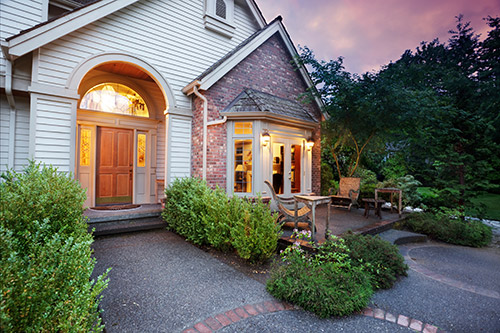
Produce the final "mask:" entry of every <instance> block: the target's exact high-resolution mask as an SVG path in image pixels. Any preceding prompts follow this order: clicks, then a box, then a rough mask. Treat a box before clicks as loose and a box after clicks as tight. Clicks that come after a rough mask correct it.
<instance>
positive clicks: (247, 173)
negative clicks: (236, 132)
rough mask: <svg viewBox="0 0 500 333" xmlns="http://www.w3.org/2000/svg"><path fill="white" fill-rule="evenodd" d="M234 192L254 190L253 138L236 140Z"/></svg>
mask: <svg viewBox="0 0 500 333" xmlns="http://www.w3.org/2000/svg"><path fill="white" fill-rule="evenodd" d="M234 192H240V193H241V192H243V193H250V192H252V140H234Z"/></svg>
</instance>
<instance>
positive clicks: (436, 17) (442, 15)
mask: <svg viewBox="0 0 500 333" xmlns="http://www.w3.org/2000/svg"><path fill="white" fill-rule="evenodd" d="M257 2H258V4H259V6H260V8H261V10H262V12H263V13H264V16H265V17H266V18H267V19H268V20H271V19H273V18H274V17H276V16H277V15H282V16H283V22H284V24H285V26H286V27H287V29H288V31H289V33H290V35H291V37H292V39H293V41H294V42H295V43H296V44H300V45H302V46H304V45H307V46H308V47H310V48H311V49H312V50H313V51H314V52H315V53H316V55H317V57H318V58H321V59H325V60H329V59H336V58H337V57H339V56H343V57H344V58H345V61H344V63H345V65H346V68H347V70H349V71H351V72H356V73H363V72H365V71H370V70H378V69H380V66H382V65H385V64H387V63H389V62H390V61H391V60H392V61H395V60H397V59H399V57H400V56H401V54H402V53H403V52H404V51H405V50H407V49H412V50H413V49H415V48H416V47H417V46H418V45H419V44H420V42H421V41H431V40H433V39H434V38H436V37H439V39H440V40H441V41H446V40H448V38H449V34H448V30H450V29H453V28H454V27H455V23H456V22H455V16H457V15H458V14H464V17H465V20H466V21H471V24H472V26H473V28H474V29H475V31H476V32H477V33H482V34H483V36H485V35H486V32H487V30H488V27H487V26H486V24H485V23H484V21H483V20H482V18H484V17H486V16H488V15H491V16H494V17H495V16H499V15H500V2H499V1H498V0H480V1H474V2H472V1H470V0H441V1H436V0H420V1H401V0H371V1H365V0H338V1H331V0H291V1H290V0H272V1H271V0H267V1H264V0H257Z"/></svg>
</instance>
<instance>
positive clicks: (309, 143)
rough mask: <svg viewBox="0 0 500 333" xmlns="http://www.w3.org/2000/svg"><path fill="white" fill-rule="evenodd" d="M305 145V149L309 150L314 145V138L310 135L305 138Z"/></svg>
mask: <svg viewBox="0 0 500 333" xmlns="http://www.w3.org/2000/svg"><path fill="white" fill-rule="evenodd" d="M306 147H307V150H311V149H312V147H314V140H313V138H312V137H310V138H309V139H307V142H306Z"/></svg>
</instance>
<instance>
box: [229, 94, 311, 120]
mask: <svg viewBox="0 0 500 333" xmlns="http://www.w3.org/2000/svg"><path fill="white" fill-rule="evenodd" d="M249 112H250V113H254V112H263V113H266V112H268V113H272V114H275V115H277V116H289V117H292V118H296V119H298V120H301V121H305V122H311V123H318V120H317V119H315V118H314V117H313V116H312V115H311V114H310V113H309V112H308V111H307V110H306V109H305V108H303V107H302V105H300V103H298V102H296V101H293V100H290V99H286V98H281V97H278V96H274V95H271V94H268V93H265V92H262V91H258V90H255V89H245V90H244V91H243V92H241V93H240V94H239V95H238V96H237V97H236V98H235V99H234V100H233V101H232V102H231V103H230V104H229V105H228V106H227V107H226V108H225V109H224V110H222V112H221V114H224V113H230V114H234V113H249Z"/></svg>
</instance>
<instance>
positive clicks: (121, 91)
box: [80, 83, 149, 117]
mask: <svg viewBox="0 0 500 333" xmlns="http://www.w3.org/2000/svg"><path fill="white" fill-rule="evenodd" d="M80 108H82V109H87V110H97V111H103V112H112V113H119V114H125V115H131V116H139V117H149V111H148V106H147V105H146V102H144V99H143V98H142V97H141V96H140V95H139V94H138V93H137V92H135V91H134V90H132V89H130V88H129V87H127V86H125V85H123V84H119V83H101V84H98V85H97V86H95V87H93V88H92V89H90V90H89V91H87V93H85V95H84V96H83V98H82V101H81V103H80Z"/></svg>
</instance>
